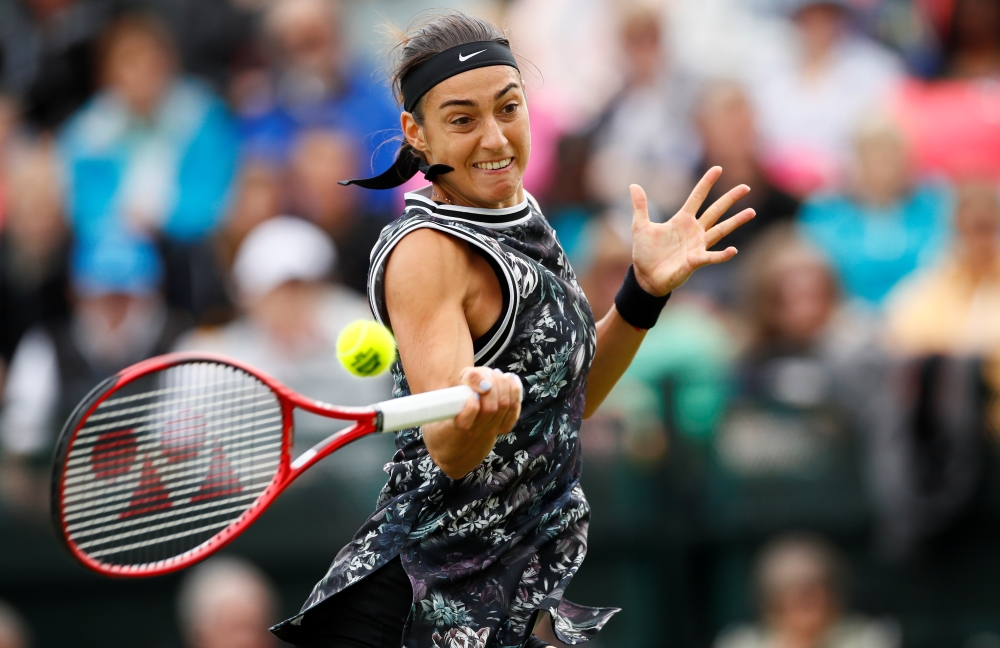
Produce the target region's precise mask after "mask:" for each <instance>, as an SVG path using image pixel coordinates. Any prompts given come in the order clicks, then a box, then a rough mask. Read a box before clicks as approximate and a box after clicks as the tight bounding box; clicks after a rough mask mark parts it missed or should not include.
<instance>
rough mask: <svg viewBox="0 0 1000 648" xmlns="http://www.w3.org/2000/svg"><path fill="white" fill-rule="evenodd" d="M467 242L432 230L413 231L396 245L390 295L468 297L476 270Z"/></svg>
mask: <svg viewBox="0 0 1000 648" xmlns="http://www.w3.org/2000/svg"><path fill="white" fill-rule="evenodd" d="M471 254H472V252H471V250H470V249H469V246H468V244H467V243H465V242H464V241H461V240H459V239H457V238H455V237H454V236H448V235H447V234H445V233H443V232H438V231H436V230H433V229H430V228H426V227H425V228H421V229H418V230H415V231H413V232H410V233H409V234H407V235H406V236H405V237H403V239H402V240H400V241H399V243H397V244H396V246H395V248H393V250H392V254H391V255H390V256H389V260H388V262H387V265H386V270H385V284H386V293H387V296H389V297H390V299H391V298H392V295H396V296H401V295H404V294H409V295H411V296H412V295H414V294H420V295H421V296H422V297H423V298H425V299H426V298H429V297H434V296H437V297H445V296H446V295H449V294H454V295H455V296H456V297H458V298H462V297H463V296H464V295H465V292H466V288H467V286H468V277H469V272H470V270H471V267H472V260H471V258H470V257H471Z"/></svg>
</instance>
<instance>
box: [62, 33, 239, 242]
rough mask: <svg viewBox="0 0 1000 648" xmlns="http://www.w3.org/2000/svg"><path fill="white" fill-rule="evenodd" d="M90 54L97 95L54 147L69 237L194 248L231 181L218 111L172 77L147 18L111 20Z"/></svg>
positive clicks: (231, 139)
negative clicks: (157, 241)
mask: <svg viewBox="0 0 1000 648" xmlns="http://www.w3.org/2000/svg"><path fill="white" fill-rule="evenodd" d="M99 51H100V57H99V64H100V73H101V81H102V85H103V89H102V91H101V92H100V93H99V94H98V95H97V96H95V97H94V99H92V100H91V101H90V102H89V103H88V104H87V105H86V106H84V108H83V109H82V110H81V111H80V112H79V113H78V114H76V115H75V116H74V117H73V119H72V120H71V121H70V122H69V124H68V125H67V127H66V130H65V132H64V133H63V135H62V138H61V139H62V141H61V148H62V154H63V156H64V158H65V163H66V166H67V171H68V178H67V181H68V204H69V216H70V218H71V221H72V223H73V228H74V231H75V232H76V234H77V236H79V237H80V238H82V239H89V238H94V237H99V236H101V235H102V234H104V233H105V232H107V231H110V230H123V229H125V230H130V231H132V232H138V233H143V234H146V235H148V236H157V235H159V234H161V233H162V235H163V236H164V237H165V238H166V239H167V240H169V241H177V242H181V243H189V242H192V241H198V240H200V239H202V238H203V237H204V236H205V235H206V234H208V233H209V232H210V231H211V230H213V229H214V228H215V227H216V225H217V224H218V223H219V221H220V220H221V218H222V216H223V214H224V210H225V202H226V198H227V195H228V192H229V185H230V182H231V180H232V177H233V174H234V171H235V165H236V131H235V128H234V127H233V123H232V120H231V118H230V116H229V114H228V112H227V110H226V108H225V106H224V105H223V103H222V102H221V101H220V100H219V99H218V98H217V97H216V96H214V95H213V94H212V93H211V92H210V91H209V90H208V89H207V88H206V87H204V86H202V85H201V84H200V83H199V82H196V81H194V80H191V79H188V78H185V77H179V76H178V75H177V71H176V63H177V62H176V54H175V51H174V45H173V39H172V37H171V36H170V34H169V32H167V31H166V30H165V28H164V27H163V26H162V25H161V24H160V23H158V22H156V21H155V20H153V19H152V18H147V17H141V16H128V17H125V18H122V19H120V20H118V21H117V22H115V23H114V24H113V25H112V26H111V27H110V28H109V29H108V31H107V32H106V33H105V34H104V35H103V36H102V39H101V46H100V50H99Z"/></svg>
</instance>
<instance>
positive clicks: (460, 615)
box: [274, 187, 618, 648]
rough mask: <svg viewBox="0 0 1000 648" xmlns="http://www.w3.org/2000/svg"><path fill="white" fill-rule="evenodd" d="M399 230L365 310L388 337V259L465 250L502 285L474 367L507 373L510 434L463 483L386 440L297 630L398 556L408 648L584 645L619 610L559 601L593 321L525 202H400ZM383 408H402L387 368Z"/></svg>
mask: <svg viewBox="0 0 1000 648" xmlns="http://www.w3.org/2000/svg"><path fill="white" fill-rule="evenodd" d="M406 202H407V209H406V212H405V213H404V215H403V216H402V217H401V218H400V219H398V220H396V221H395V222H393V223H392V224H391V225H389V226H388V227H387V228H386V229H385V230H384V231H383V232H382V235H381V237H380V239H379V241H378V243H377V245H376V247H375V249H374V250H373V251H372V267H371V271H370V275H369V296H370V299H371V305H372V310H373V312H374V313H375V315H376V318H378V319H379V320H380V321H382V322H383V323H385V324H387V325H389V324H390V322H389V321H388V316H387V313H386V312H385V303H384V291H383V285H382V280H383V277H384V272H385V261H386V259H387V258H388V254H389V252H391V250H392V247H393V246H395V244H396V243H398V242H399V240H401V239H402V238H403V237H404V236H405V235H406V234H408V233H409V232H412V231H414V230H415V229H419V228H422V227H430V228H433V229H435V230H439V231H442V232H445V233H447V234H449V235H452V236H456V237H458V238H460V239H462V240H465V241H467V242H468V243H469V244H470V245H472V246H473V248H474V249H476V250H477V251H479V252H480V253H482V254H483V256H484V257H485V258H486V259H487V260H488V261H489V262H490V264H491V265H492V266H493V268H494V270H495V271H496V272H497V276H498V277H499V278H500V283H501V288H502V290H503V292H504V307H503V314H502V315H501V317H500V319H499V320H498V322H497V324H496V325H495V326H494V327H493V330H491V331H490V332H489V333H487V334H486V335H484V336H483V338H482V339H480V340H477V341H476V345H475V354H476V364H478V365H485V366H491V367H496V368H499V369H501V370H503V371H510V372H513V373H516V374H517V375H518V376H519V377H520V378H521V381H522V384H523V385H524V386H525V393H524V400H523V403H522V413H521V418H520V420H519V421H518V423H517V425H516V426H515V428H514V429H513V430H512V431H511V432H510V433H509V434H506V435H504V436H502V437H500V438H498V440H497V443H496V446H495V447H494V449H493V451H492V452H491V453H490V454H489V456H487V457H486V459H485V460H484V461H483V463H482V464H481V465H480V466H479V467H478V468H476V469H475V470H473V471H472V472H471V473H469V474H468V475H467V476H466V477H465V478H463V479H460V480H452V479H451V478H449V477H448V476H447V475H445V474H444V473H443V472H442V471H441V470H440V469H439V468H438V467H437V466H436V465H435V463H434V461H433V460H432V459H431V457H430V455H429V454H428V452H427V448H426V446H425V445H424V442H423V438H422V436H421V433H420V430H419V429H416V428H415V429H410V430H404V431H401V432H397V433H396V447H397V452H396V454H395V456H394V457H393V460H392V462H390V463H389V464H387V465H386V466H385V470H386V472H387V473H388V475H389V479H388V482H387V483H386V485H385V487H384V488H383V490H382V493H381V495H380V497H379V499H378V502H377V505H376V511H375V513H374V514H373V515H372V516H371V517H370V518H369V519H368V521H367V522H366V523H365V524H364V525H363V526H362V527H361V529H360V530H359V531H358V533H357V534H356V535H355V537H354V539H353V540H352V541H351V542H350V543H349V544H348V545H347V546H346V547H344V548H343V549H342V550H341V551H340V553H338V554H337V556H336V558H335V560H334V562H333V564H332V565H331V567H330V569H329V571H328V572H327V574H326V576H325V577H324V578H323V580H321V581H320V582H319V583H318V584H317V585H316V587H315V588H314V589H313V592H312V594H311V595H310V596H309V598H308V599H307V600H306V602H305V604H304V605H303V608H302V612H300V613H299V615H298V616H296V617H293V618H292V619H290V620H288V621H285V622H283V623H282V624H279V625H278V626H276V627H275V629H274V630H275V631H276V633H277V634H278V635H279V636H281V630H282V627H284V626H287V625H289V624H292V625H294V624H297V623H299V620H300V619H301V617H302V615H303V614H305V613H307V612H308V610H309V609H310V608H312V607H314V606H316V605H317V604H319V603H320V602H322V601H323V600H325V599H326V598H327V597H329V596H332V595H334V594H336V593H338V592H340V591H342V590H344V589H345V588H347V587H349V586H350V585H351V584H353V583H355V582H357V581H359V580H361V579H362V578H364V577H365V576H367V575H368V574H370V573H372V572H373V571H374V570H376V569H378V568H379V567H381V566H383V565H385V564H386V563H387V562H389V561H390V560H391V559H393V558H394V557H395V556H397V555H398V556H400V559H401V562H402V565H403V567H404V569H405V570H406V573H407V574H408V576H409V578H410V582H411V584H412V586H413V601H414V602H413V606H412V607H411V609H410V615H409V618H408V619H407V622H406V628H405V631H404V635H403V643H402V645H403V646H405V647H406V648H487V647H489V648H507V647H510V648H515V647H520V646H521V645H522V644H523V643H524V642H525V641H526V640H527V638H528V635H529V634H530V633H531V630H532V627H533V625H532V624H533V622H534V620H535V618H536V614H537V613H539V612H541V611H546V612H548V613H549V614H551V616H552V620H553V626H554V629H555V632H556V635H557V636H558V637H559V639H560V640H562V641H563V642H566V643H569V644H576V643H579V642H582V641H585V640H587V639H589V638H591V637H593V636H594V635H595V634H596V633H597V631H598V630H600V628H601V627H602V626H603V625H604V624H605V623H606V622H607V621H608V619H609V618H610V617H611V616H612V615H613V614H614V613H615V612H617V611H618V610H617V609H615V608H588V607H584V606H580V605H576V604H574V603H571V602H570V601H567V600H566V599H565V598H564V597H563V592H564V591H565V589H566V587H567V585H569V583H570V580H571V579H572V578H573V576H574V574H576V572H577V570H578V569H579V568H580V565H581V564H582V562H583V559H584V556H585V555H586V551H587V525H588V522H589V516H590V508H589V506H588V504H587V500H586V499H585V497H584V495H583V491H582V490H581V489H580V486H579V477H580V459H581V458H580V444H579V440H578V435H577V433H578V431H579V428H580V422H581V420H582V415H583V406H584V396H585V391H586V384H587V372H588V371H589V368H590V364H591V362H592V360H593V358H594V352H595V349H596V331H595V327H594V318H593V315H592V313H591V311H590V306H589V304H588V303H587V300H586V298H585V297H584V295H583V292H582V291H581V290H580V286H579V285H578V284H577V281H576V277H575V276H574V274H573V271H572V269H571V268H570V266H569V263H568V262H567V260H566V257H565V255H564V253H563V250H562V248H561V247H560V245H559V243H558V241H557V240H556V236H555V233H554V231H553V230H552V228H551V226H549V224H548V222H547V221H546V220H545V217H544V216H543V215H542V214H541V212H540V211H539V209H538V207H537V204H536V203H535V202H534V200H533V199H530V197H529V198H528V199H526V200H525V202H524V203H522V204H521V205H518V206H517V207H513V208H509V209H502V210H501V209H497V210H492V209H490V210H487V209H475V210H473V209H464V208H457V207H451V206H445V205H438V204H436V203H434V202H432V201H431V200H430V199H429V187H428V188H427V189H426V190H421V191H419V192H414V193H410V194H407V196H406ZM393 376H394V378H395V390H394V395H395V396H397V397H398V396H404V395H407V394H409V393H410V391H409V386H408V384H407V381H406V376H405V375H404V374H403V372H402V367H401V365H400V364H399V363H397V364H396V366H395V367H394V368H393Z"/></svg>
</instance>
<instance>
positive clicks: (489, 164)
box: [272, 13, 753, 648]
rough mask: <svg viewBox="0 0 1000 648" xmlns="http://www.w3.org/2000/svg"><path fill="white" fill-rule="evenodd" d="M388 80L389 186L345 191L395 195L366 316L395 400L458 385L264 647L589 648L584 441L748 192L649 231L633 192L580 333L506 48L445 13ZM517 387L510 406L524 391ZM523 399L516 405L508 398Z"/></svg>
mask: <svg viewBox="0 0 1000 648" xmlns="http://www.w3.org/2000/svg"><path fill="white" fill-rule="evenodd" d="M398 51H399V57H398V58H399V60H398V63H397V65H396V68H395V70H394V72H393V82H394V85H395V88H396V89H397V91H398V94H399V96H400V98H401V99H402V103H403V108H404V111H403V113H402V116H401V123H402V129H403V134H404V136H405V142H404V143H403V145H402V148H401V150H400V153H399V157H398V158H397V160H396V162H395V163H394V164H393V166H392V167H391V168H390V169H389V170H387V171H386V172H385V173H383V174H381V175H380V176H377V177H375V178H370V179H366V180H354V181H349V182H350V183H353V184H357V185H360V186H362V187H366V188H371V189H385V188H390V187H395V186H399V185H400V184H402V183H403V182H405V181H406V180H408V179H409V178H411V177H412V176H413V175H415V174H416V173H417V171H418V170H419V171H422V172H423V173H424V175H425V177H426V178H427V179H428V180H429V181H430V185H429V186H427V187H425V188H423V189H420V190H418V191H415V192H412V193H408V194H406V209H405V211H404V213H403V215H402V217H401V218H399V219H398V220H397V221H395V222H394V223H393V224H392V225H390V226H389V227H387V228H386V229H385V230H384V231H383V232H382V235H381V237H380V238H379V241H378V243H377V244H376V246H375V249H374V250H373V251H372V256H371V269H370V272H369V278H368V290H369V298H370V301H371V307H372V310H373V312H374V313H375V316H376V317H377V318H378V320H379V321H381V322H382V323H383V324H385V325H386V326H389V327H390V328H391V329H392V331H393V333H394V334H395V336H396V340H397V343H398V345H399V355H400V362H399V363H397V364H396V366H395V367H394V368H393V375H394V376H395V379H396V388H395V395H396V396H403V395H406V394H410V393H417V392H424V391H427V390H431V389H437V388H441V387H448V386H452V385H455V384H459V383H461V384H465V385H468V386H469V387H471V388H472V389H473V390H474V391H475V392H477V394H476V396H474V397H473V398H472V399H470V400H469V402H468V403H467V404H466V406H465V409H464V410H463V411H462V412H461V413H460V414H459V415H458V416H457V417H455V418H454V419H452V420H448V421H443V422H440V423H435V424H431V425H424V426H423V427H422V428H419V429H410V430H405V431H403V432H399V433H397V438H396V444H397V448H398V451H397V452H396V455H395V456H394V458H393V461H392V462H391V463H390V464H388V465H387V467H386V470H387V472H388V473H389V480H388V483H387V484H386V486H385V488H384V489H383V491H382V494H381V496H380V498H379V500H378V504H377V509H376V511H375V513H374V514H373V515H372V516H371V517H370V518H369V519H368V521H367V522H366V523H365V524H364V525H363V526H362V527H361V530H360V531H358V533H357V535H356V536H355V537H354V539H353V540H352V541H351V542H350V544H348V545H347V546H346V547H344V548H343V549H342V550H341V551H340V553H339V554H338V555H337V557H336V559H335V560H334V562H333V565H332V566H331V567H330V569H329V571H328V573H327V574H326V576H325V577H324V578H323V580H321V581H320V582H319V583H318V584H317V585H316V587H315V589H314V590H313V592H312V594H311V595H310V596H309V598H308V599H307V600H306V602H305V605H304V606H303V608H302V611H301V612H300V613H299V614H298V615H296V616H295V617H293V618H292V619H289V620H287V621H284V622H282V623H280V624H278V625H277V626H275V627H274V628H272V630H273V632H274V633H275V634H277V635H278V636H279V637H280V638H282V639H285V640H287V641H290V642H291V643H294V644H296V645H299V646H326V647H337V648H340V647H347V646H350V647H363V648H398V647H399V646H406V647H408V648H473V647H481V648H485V647H486V646H490V647H491V648H501V647H517V648H520V647H522V646H529V647H534V646H544V645H545V644H544V643H543V642H541V640H539V639H538V638H537V637H535V636H533V635H532V634H531V633H532V630H533V628H534V627H535V625H536V623H538V622H539V621H540V620H541V619H542V618H543V617H550V618H551V621H552V624H553V627H554V630H555V633H556V635H557V636H558V637H559V639H560V640H561V641H564V642H566V643H570V644H575V643H579V642H581V641H585V640H587V639H589V638H591V637H592V636H594V634H596V633H597V631H598V630H599V629H600V628H601V627H602V626H603V625H604V624H605V623H606V622H607V620H608V619H609V618H610V617H611V615H612V614H614V613H615V612H617V610H616V609H613V608H600V609H598V608H588V607H583V606H580V605H576V604H574V603H571V602H569V601H568V600H566V599H565V598H564V597H563V592H564V591H565V590H566V587H567V586H568V585H569V583H570V580H571V579H572V578H573V575H574V574H575V573H576V571H577V569H579V567H580V564H581V563H582V562H583V558H584V555H585V553H586V548H587V525H588V520H589V513H590V509H589V507H588V505H587V501H586V499H585V498H584V495H583V492H582V491H581V489H580V485H579V476H580V444H579V440H578V437H577V433H578V431H579V428H580V422H581V421H582V419H583V418H585V417H586V416H588V415H590V414H591V413H593V412H594V410H596V409H597V407H598V406H599V405H600V404H601V401H603V400H604V398H605V396H607V394H608V392H609V391H610V390H611V388H612V387H613V386H614V384H615V383H616V382H617V380H618V379H619V377H620V376H621V375H622V373H623V372H624V371H625V369H626V367H628V365H629V363H630V362H631V360H632V357H633V356H634V355H635V353H636V350H637V349H638V348H639V345H640V343H641V342H642V340H643V336H644V335H645V333H646V330H647V329H649V328H650V327H651V326H653V324H654V323H655V322H656V318H657V316H658V315H659V312H660V310H662V308H663V306H664V304H665V303H666V301H667V298H668V297H669V294H670V292H671V291H672V290H673V289H674V288H676V287H678V286H680V285H681V284H682V283H684V281H685V279H687V277H688V276H690V275H691V273H692V272H693V271H694V270H695V269H696V268H699V267H701V266H704V265H706V264H710V263H721V262H723V261H727V260H728V259H730V258H732V257H733V255H734V254H736V249H735V248H732V247H730V248H727V249H725V250H723V251H715V252H713V251H709V248H710V247H712V246H714V245H715V244H716V243H717V242H718V241H719V240H720V239H722V237H724V236H725V235H726V234H728V233H729V232H731V231H733V230H734V229H736V228H737V227H739V226H740V225H742V224H743V223H745V222H747V221H748V220H749V219H750V218H752V217H753V212H752V211H751V210H745V211H743V212H741V213H740V214H738V215H736V216H734V217H732V218H730V219H727V220H724V221H722V222H721V223H718V224H716V221H718V220H719V218H720V216H721V215H722V214H723V213H724V212H725V211H726V210H727V209H729V207H731V206H732V204H733V203H734V202H735V201H736V200H738V199H739V198H740V197H742V196H744V195H745V194H746V193H747V192H748V191H749V188H748V187H746V186H739V187H736V188H734V189H732V190H731V191H729V192H728V193H727V194H726V195H725V196H723V197H722V198H720V199H719V200H718V201H717V202H716V203H715V204H713V205H712V206H711V207H710V208H709V209H708V210H706V211H705V213H704V214H703V215H702V216H701V218H697V217H696V213H697V212H698V210H699V208H700V207H701V204H702V201H703V200H704V199H705V196H706V195H707V193H708V191H709V189H710V188H711V186H712V185H713V183H714V182H715V181H716V180H717V179H718V177H719V174H720V173H721V169H719V168H713V169H711V170H710V171H708V173H706V174H705V176H704V177H703V178H702V179H701V181H700V182H699V183H698V184H697V186H696V187H695V189H694V191H693V192H692V194H691V197H690V198H689V199H688V201H687V203H686V204H685V205H684V207H683V208H682V209H681V210H680V211H679V212H678V213H677V214H676V215H675V216H673V218H671V219H670V220H669V221H667V222H666V223H652V222H650V220H649V217H648V214H647V208H646V197H645V194H644V193H643V190H642V189H641V188H640V187H638V186H637V185H632V187H631V192H632V204H633V211H634V217H633V218H634V220H633V225H632V233H633V253H632V254H633V261H634V264H633V267H632V269H631V270H630V271H629V273H628V274H627V276H626V277H624V282H623V284H622V287H621V290H620V292H619V293H618V296H617V299H616V301H615V307H614V308H612V309H611V311H610V312H608V313H605V314H603V317H602V318H601V319H600V321H598V322H597V323H596V324H595V321H594V317H593V315H592V313H591V310H590V306H589V305H588V303H587V299H586V297H584V294H583V292H582V291H581V290H580V286H579V285H578V284H577V281H576V278H575V276H574V274H573V270H572V269H571V268H570V266H569V263H568V262H567V260H566V256H565V255H564V254H563V250H562V248H561V247H560V246H559V243H558V241H557V240H556V236H555V233H554V232H553V230H552V228H551V227H550V226H549V224H548V222H546V220H545V217H544V216H543V215H542V213H541V211H540V210H539V208H538V204H537V203H536V202H535V200H534V199H533V198H532V197H531V196H530V195H528V193H527V192H526V191H525V190H524V188H523V187H522V186H521V178H522V177H523V175H524V171H525V167H526V166H527V164H528V158H529V154H530V151H531V141H530V135H529V129H528V102H527V97H526V96H525V90H524V83H523V81H522V79H521V75H520V73H519V71H518V64H517V61H516V60H515V58H514V56H513V55H512V54H511V50H510V46H509V43H508V40H507V39H506V38H505V35H504V33H503V32H502V31H501V30H500V29H499V28H497V27H496V26H494V25H493V24H491V23H489V22H486V21H483V20H480V19H477V18H472V17H469V16H466V15H464V14H461V13H454V14H448V15H445V16H442V17H438V18H436V19H434V20H432V21H430V22H428V23H427V24H425V25H424V26H422V27H420V28H418V29H416V30H414V31H412V32H411V33H409V34H407V35H406V36H405V38H404V39H403V42H402V44H401V46H400V47H399V50H398ZM522 386H523V394H522ZM522 395H523V401H522Z"/></svg>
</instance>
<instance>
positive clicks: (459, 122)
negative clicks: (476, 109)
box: [451, 117, 472, 126]
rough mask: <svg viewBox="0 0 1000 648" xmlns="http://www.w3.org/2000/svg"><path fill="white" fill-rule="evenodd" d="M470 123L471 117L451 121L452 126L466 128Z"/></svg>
mask: <svg viewBox="0 0 1000 648" xmlns="http://www.w3.org/2000/svg"><path fill="white" fill-rule="evenodd" d="M471 123H472V118H471V117H456V118H455V119H453V120H451V124H452V126H468V125H469V124H471Z"/></svg>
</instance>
